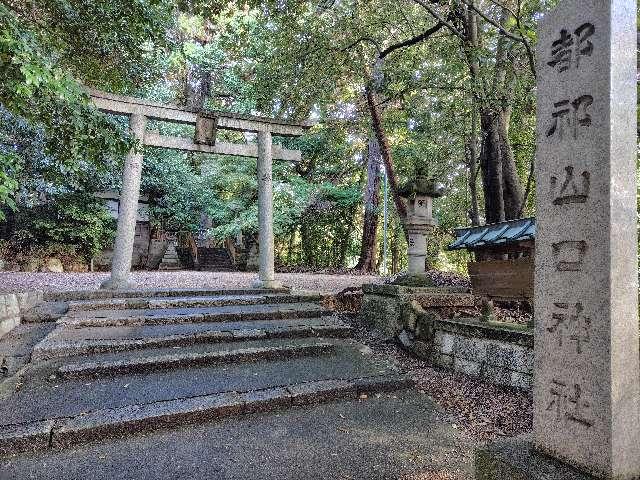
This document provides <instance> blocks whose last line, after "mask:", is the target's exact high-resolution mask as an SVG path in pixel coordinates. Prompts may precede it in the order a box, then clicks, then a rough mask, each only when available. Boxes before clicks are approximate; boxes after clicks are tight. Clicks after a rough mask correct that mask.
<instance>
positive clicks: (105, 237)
mask: <svg viewBox="0 0 640 480" xmlns="http://www.w3.org/2000/svg"><path fill="white" fill-rule="evenodd" d="M15 225H16V230H14V232H13V234H12V235H11V238H10V243H11V244H12V245H13V248H15V249H18V250H19V251H20V252H21V253H27V252H35V251H36V250H39V251H42V252H47V253H49V254H54V253H56V252H60V253H65V252H66V253H68V252H71V251H73V252H75V253H76V254H77V255H79V256H81V257H84V259H86V260H89V259H91V258H92V257H94V256H96V255H97V254H99V253H100V252H101V251H102V250H104V248H105V247H107V246H108V245H110V244H111V242H112V241H113V237H114V234H115V228H116V222H115V220H114V219H113V218H112V217H111V216H110V215H109V212H108V211H107V209H106V208H105V207H104V205H103V203H102V201H101V200H100V199H98V198H96V197H95V196H93V195H91V194H87V193H63V194H57V195H54V196H53V197H52V198H51V199H50V200H49V201H48V202H47V203H44V204H41V205H36V206H34V207H32V208H24V209H21V210H20V211H19V212H18V213H17V214H16V222H15Z"/></svg>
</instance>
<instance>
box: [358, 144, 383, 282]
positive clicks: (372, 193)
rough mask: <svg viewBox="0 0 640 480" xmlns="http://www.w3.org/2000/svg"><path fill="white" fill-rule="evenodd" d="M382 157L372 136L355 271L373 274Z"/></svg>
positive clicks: (378, 146)
mask: <svg viewBox="0 0 640 480" xmlns="http://www.w3.org/2000/svg"><path fill="white" fill-rule="evenodd" d="M381 165H382V155H381V153H380V144H379V143H378V140H377V139H376V138H375V136H373V137H372V138H370V139H369V145H368V148H367V186H366V188H365V191H364V195H363V203H364V220H363V225H362V245H361V247H360V259H359V260H358V264H357V265H356V267H355V269H356V270H362V271H363V272H373V271H375V269H376V250H377V249H376V246H377V244H378V242H377V236H378V223H379V222H378V220H379V212H378V210H379V207H380V166H381Z"/></svg>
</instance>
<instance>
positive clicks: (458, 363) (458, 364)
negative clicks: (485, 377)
mask: <svg viewBox="0 0 640 480" xmlns="http://www.w3.org/2000/svg"><path fill="white" fill-rule="evenodd" d="M453 368H454V369H455V370H456V371H458V372H462V373H464V374H466V375H469V376H472V377H479V376H480V372H481V371H482V370H481V369H482V364H480V363H478V362H474V361H471V360H466V359H464V358H460V357H454V359H453Z"/></svg>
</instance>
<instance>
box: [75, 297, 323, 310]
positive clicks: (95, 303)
mask: <svg viewBox="0 0 640 480" xmlns="http://www.w3.org/2000/svg"><path fill="white" fill-rule="evenodd" d="M225 297H226V298H225ZM234 297H235V298H234ZM256 297H257V298H256ZM322 298H323V297H322V295H320V294H296V295H291V294H286V293H283V294H259V295H248V294H243V295H211V296H206V295H197V296H187V297H181V296H175V297H149V298H145V297H141V298H110V299H96V300H78V301H75V300H72V301H70V302H69V313H77V312H90V311H96V310H136V309H148V310H153V309H161V308H162V309H165V308H188V307H224V306H232V305H238V306H241V305H283V304H289V303H309V302H319V301H321V300H322Z"/></svg>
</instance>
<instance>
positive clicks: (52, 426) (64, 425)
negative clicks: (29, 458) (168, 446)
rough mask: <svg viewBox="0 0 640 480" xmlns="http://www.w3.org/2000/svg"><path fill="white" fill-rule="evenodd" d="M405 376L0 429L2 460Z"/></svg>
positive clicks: (378, 389) (407, 384)
mask: <svg viewBox="0 0 640 480" xmlns="http://www.w3.org/2000/svg"><path fill="white" fill-rule="evenodd" d="M414 384H415V383H414V381H413V380H412V379H411V378H409V377H408V376H405V375H402V374H398V375H384V376H376V377H365V378H357V379H350V380H340V379H337V380H321V381H316V382H309V383H304V384H299V385H289V386H280V387H271V388H267V389H262V390H253V391H247V392H225V393H219V394H214V395H204V396H199V397H190V398H180V399H174V400H165V401H159V402H153V403H149V404H142V405H133V406H126V407H120V408H116V409H106V410H96V411H93V412H89V413H87V414H81V415H78V416H75V417H70V418H60V419H55V420H42V421H37V422H29V423H25V424H19V425H8V426H4V427H0V455H2V456H7V455H14V454H18V453H25V452H34V451H42V450H48V449H51V448H55V449H61V448H66V447H69V446H73V445H78V444H85V443H90V442H94V441H102V440H103V439H104V438H108V437H122V436H125V435H128V434H137V433H141V432H149V431H154V430H159V429H163V428H168V427H175V426H179V425H184V424H194V423H202V422H208V421H212V420H216V419H220V418H224V417H229V416H236V415H244V414H251V413H257V412H266V411H273V410H282V409H287V408H292V407H294V406H303V405H310V404H318V403H325V402H329V401H333V400H355V399H358V398H364V395H366V394H373V393H382V392H390V391H395V390H400V389H406V388H411V387H413V386H414Z"/></svg>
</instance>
